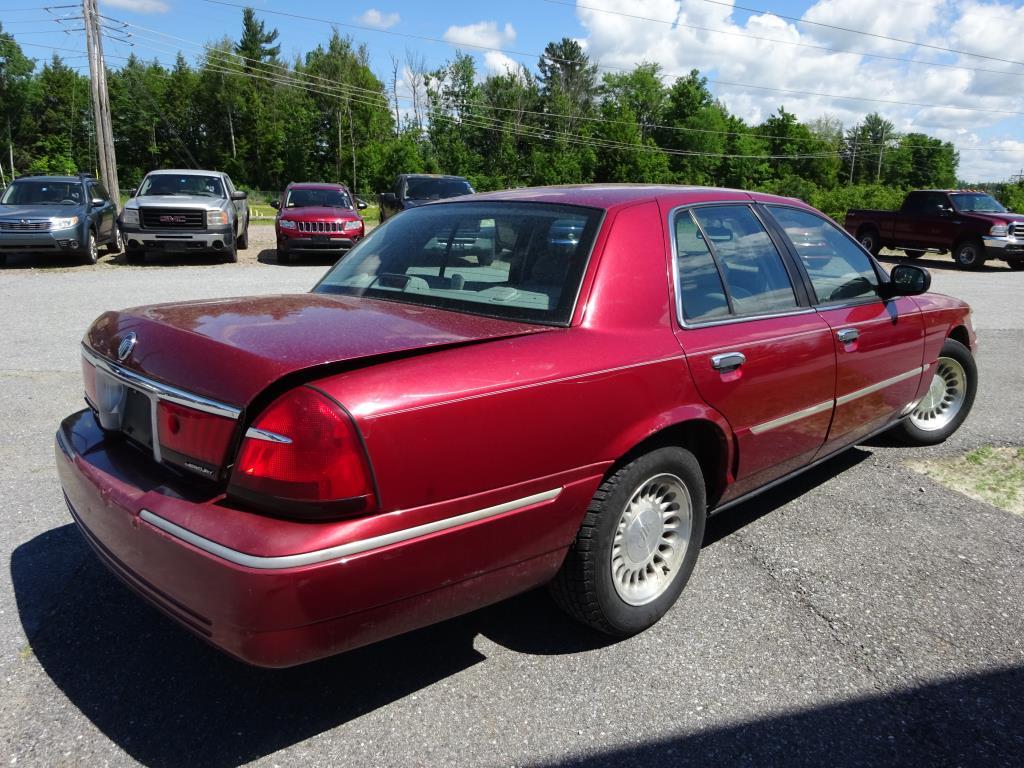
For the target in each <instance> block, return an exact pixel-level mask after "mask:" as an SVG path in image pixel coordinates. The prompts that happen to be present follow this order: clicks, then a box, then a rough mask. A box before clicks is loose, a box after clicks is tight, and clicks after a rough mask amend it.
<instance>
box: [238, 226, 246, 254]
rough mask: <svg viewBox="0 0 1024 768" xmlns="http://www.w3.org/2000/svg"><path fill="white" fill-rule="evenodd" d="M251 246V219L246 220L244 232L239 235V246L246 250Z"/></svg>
mask: <svg viewBox="0 0 1024 768" xmlns="http://www.w3.org/2000/svg"><path fill="white" fill-rule="evenodd" d="M248 247H249V220H248V219H246V220H245V226H244V227H243V228H242V234H241V235H239V236H238V248H239V250H242V251H244V250H245V249H246V248H248Z"/></svg>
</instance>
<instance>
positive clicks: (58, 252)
mask: <svg viewBox="0 0 1024 768" xmlns="http://www.w3.org/2000/svg"><path fill="white" fill-rule="evenodd" d="M101 245H104V246H106V249H107V253H119V252H120V251H121V233H120V231H119V230H118V228H117V206H116V205H114V203H113V201H112V200H111V199H110V195H109V194H107V190H106V189H104V188H103V185H102V184H100V183H99V181H97V180H96V179H94V178H93V177H92V176H91V175H90V174H87V173H80V174H78V175H77V176H43V175H28V176H19V177H18V178H16V179H15V180H14V181H13V182H11V185H10V186H9V187H8V188H7V189H6V190H5V191H4V193H3V196H2V197H0V264H4V263H6V261H7V254H9V253H31V254H46V255H49V256H64V255H70V256H77V257H79V258H80V259H82V260H83V261H84V262H85V263H86V264H95V263H96V260H97V258H99V247H100V246H101Z"/></svg>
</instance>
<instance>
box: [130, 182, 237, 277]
mask: <svg viewBox="0 0 1024 768" xmlns="http://www.w3.org/2000/svg"><path fill="white" fill-rule="evenodd" d="M247 197H248V194H247V193H246V192H243V191H242V190H240V189H236V188H235V185H234V183H232V181H231V178H230V177H229V176H228V175H227V174H226V173H222V172H220V171H195V170H176V169H171V170H166V171H151V172H149V173H148V174H146V177H145V178H144V179H143V180H142V183H141V184H140V185H139V187H138V189H135V190H132V193H131V198H130V199H129V200H128V202H126V203H125V205H124V210H123V211H122V212H121V218H120V220H119V224H120V229H121V236H122V237H123V238H124V247H125V250H124V253H125V259H126V260H127V261H128V263H129V264H138V263H141V262H142V261H144V260H145V258H146V254H147V253H157V252H164V253H194V252H198V253H211V252H212V253H218V254H220V255H221V256H222V257H223V259H224V261H229V262H231V261H237V260H238V249H243V250H244V249H245V248H248V247H249V203H248V202H247V199H246V198H247Z"/></svg>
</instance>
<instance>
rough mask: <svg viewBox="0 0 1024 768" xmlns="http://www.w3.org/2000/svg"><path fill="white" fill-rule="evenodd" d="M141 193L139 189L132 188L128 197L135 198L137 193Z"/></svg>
mask: <svg viewBox="0 0 1024 768" xmlns="http://www.w3.org/2000/svg"><path fill="white" fill-rule="evenodd" d="M138 191H139V188H138V187H132V188H131V189H129V190H128V197H135V193H136V192H138Z"/></svg>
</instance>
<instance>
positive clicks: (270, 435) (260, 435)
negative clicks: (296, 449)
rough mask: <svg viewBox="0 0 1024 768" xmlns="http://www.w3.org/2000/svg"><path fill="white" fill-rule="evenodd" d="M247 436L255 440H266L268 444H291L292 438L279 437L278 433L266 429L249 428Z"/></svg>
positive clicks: (246, 431) (246, 432)
mask: <svg viewBox="0 0 1024 768" xmlns="http://www.w3.org/2000/svg"><path fill="white" fill-rule="evenodd" d="M245 436H246V437H251V438H252V439H253V440H266V441H267V442H268V443H291V441H292V439H291V438H290V437H285V436H284V435H279V434H277V432H268V431H267V430H265V429H256V427H249V428H248V429H247V430H245Z"/></svg>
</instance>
